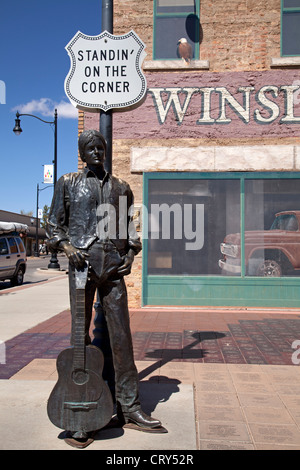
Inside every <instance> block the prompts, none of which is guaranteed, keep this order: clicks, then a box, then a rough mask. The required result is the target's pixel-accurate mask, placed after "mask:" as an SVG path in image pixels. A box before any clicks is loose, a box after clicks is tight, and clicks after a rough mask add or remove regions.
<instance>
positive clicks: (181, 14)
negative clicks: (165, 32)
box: [153, 0, 200, 60]
mask: <svg viewBox="0 0 300 470" xmlns="http://www.w3.org/2000/svg"><path fill="white" fill-rule="evenodd" d="M158 2H159V0H154V2H153V59H154V60H176V59H178V60H181V59H180V58H179V57H177V56H175V54H174V57H164V56H161V54H160V53H159V47H158V38H157V34H158V29H159V28H158V22H159V21H160V20H170V21H171V20H173V22H174V21H176V20H178V19H179V20H180V19H184V18H186V19H188V17H189V18H191V20H192V21H193V18H192V16H193V17H194V20H196V27H195V29H193V28H192V29H193V35H194V37H193V38H192V39H191V38H189V37H187V39H188V40H189V42H192V43H193V47H194V59H196V60H197V59H199V51H200V46H199V42H200V20H199V18H200V0H195V12H194V13H193V14H192V15H191V13H190V12H185V11H179V9H180V7H177V8H176V7H175V8H174V11H171V8H170V7H169V8H167V7H166V8H165V9H162V10H163V11H162V10H161V11H159V9H158ZM183 3H184V2H183ZM177 39H178V40H179V39H180V37H178V38H177Z"/></svg>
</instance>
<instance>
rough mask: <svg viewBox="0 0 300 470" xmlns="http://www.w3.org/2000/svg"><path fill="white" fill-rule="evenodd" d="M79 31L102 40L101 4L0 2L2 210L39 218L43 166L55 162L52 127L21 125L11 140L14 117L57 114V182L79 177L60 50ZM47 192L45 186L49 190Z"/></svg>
mask: <svg viewBox="0 0 300 470" xmlns="http://www.w3.org/2000/svg"><path fill="white" fill-rule="evenodd" d="M78 30H80V31H82V32H83V33H85V34H88V35H93V36H94V35H98V34H99V33H101V0H85V1H83V0H81V1H79V0H52V1H51V2H49V1H45V0H27V1H26V2H24V0H14V1H13V2H12V1H8V0H1V2H0V80H1V81H2V82H4V84H5V104H4V103H3V101H4V98H3V93H2V95H1V93H0V162H1V164H0V196H1V197H0V209H2V210H6V211H11V212H17V213H19V212H20V211H21V210H24V211H25V212H28V211H33V213H34V215H35V211H36V195H37V184H38V183H39V186H40V189H42V188H45V187H46V185H45V184H43V183H42V181H43V165H47V164H51V163H52V160H53V155H54V130H53V126H51V125H49V124H44V123H42V122H40V121H38V120H37V119H34V118H32V117H27V116H24V117H22V118H21V127H22V129H23V132H22V134H21V135H20V136H18V137H17V136H15V134H14V133H13V132H12V129H13V127H14V123H15V114H16V110H18V111H19V112H20V113H22V112H23V113H28V114H34V115H36V116H38V117H40V118H41V119H44V120H46V121H53V120H54V109H55V107H57V109H58V158H57V161H58V165H57V173H58V177H59V176H61V175H62V174H64V173H68V172H69V171H76V170H77V155H78V154H77V138H78V130H77V129H78V127H77V126H78V123H77V112H76V109H75V108H74V107H73V105H72V104H71V103H70V102H69V99H68V98H67V96H66V95H65V92H64V80H65V78H66V76H67V74H68V72H69V69H70V59H69V56H68V54H67V51H66V50H65V46H66V45H67V44H68V42H69V41H70V39H71V38H72V37H73V36H74V35H75V34H76V33H77V31H78ZM48 186H49V185H48ZM52 195H53V188H52V186H51V187H48V188H47V189H45V190H44V191H40V193H39V207H40V208H43V206H44V204H48V205H50V203H51V199H52Z"/></svg>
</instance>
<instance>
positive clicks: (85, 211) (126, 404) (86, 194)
mask: <svg viewBox="0 0 300 470" xmlns="http://www.w3.org/2000/svg"><path fill="white" fill-rule="evenodd" d="M78 143H79V153H80V156H81V159H82V160H83V161H84V162H85V164H86V167H85V168H84V170H83V171H82V172H77V173H68V174H66V175H64V176H62V177H61V178H60V179H59V180H58V182H57V184H56V188H55V193H54V196H53V201H52V205H51V209H50V214H49V218H48V227H47V235H48V238H49V240H48V246H49V248H50V249H51V250H54V251H63V252H65V254H66V255H67V257H68V259H69V285H70V303H71V313H72V318H73V319H74V316H75V313H74V312H75V311H76V296H75V281H74V279H75V276H74V272H75V269H76V268H77V269H80V268H81V267H82V266H83V265H84V264H85V260H87V261H88V264H89V267H90V272H89V279H88V281H87V283H86V287H85V317H86V324H85V342H86V344H89V343H90V342H91V339H90V336H89V327H90V322H91V316H92V308H93V302H94V296H95V291H96V289H97V288H98V292H99V295H100V300H101V304H102V307H103V311H104V315H105V319H106V322H107V327H108V332H109V340H110V345H111V350H112V357H113V365H114V370H115V400H116V403H117V410H118V417H119V419H122V420H123V423H124V422H125V423H134V424H135V425H137V426H140V427H142V428H148V429H153V428H157V427H160V426H161V423H160V421H159V420H157V419H154V418H151V417H150V416H148V415H146V414H145V413H144V412H143V410H142V409H141V405H140V401H139V388H138V382H139V381H138V374H137V370H136V366H135V364H134V358H133V348H132V337H131V332H130V326H129V313H128V302H127V293H126V286H125V282H124V276H125V275H127V274H129V273H130V271H131V265H132V263H133V260H134V256H135V255H136V254H137V253H138V252H139V251H140V250H141V248H142V246H141V242H140V239H139V238H138V236H137V234H136V231H135V228H134V224H133V223H132V218H131V217H130V216H129V215H128V214H129V212H128V211H129V208H130V207H131V206H132V204H133V194H132V191H131V189H130V186H129V185H128V184H127V183H126V182H124V181H122V180H120V179H118V178H116V177H114V176H111V175H110V174H108V173H107V172H106V171H105V169H104V166H103V163H104V160H105V154H106V142H105V139H104V137H103V136H102V135H101V134H100V132H98V131H94V130H92V131H84V132H83V133H82V134H81V135H80V137H79V141H78ZM122 211H123V212H126V213H125V214H124V213H121V212H122ZM121 220H123V222H124V223H123V226H122V223H118V222H119V221H121ZM124 225H125V226H124ZM72 331H73V329H72ZM71 343H72V340H71ZM72 344H73V343H72Z"/></svg>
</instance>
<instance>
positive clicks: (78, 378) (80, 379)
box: [72, 370, 89, 385]
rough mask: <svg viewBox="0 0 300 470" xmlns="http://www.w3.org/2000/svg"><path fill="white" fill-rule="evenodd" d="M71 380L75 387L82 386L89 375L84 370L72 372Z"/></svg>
mask: <svg viewBox="0 0 300 470" xmlns="http://www.w3.org/2000/svg"><path fill="white" fill-rule="evenodd" d="M72 380H73V382H74V383H75V384H76V385H84V384H86V383H87V382H88V380H89V374H88V373H87V372H86V371H85V370H74V371H73V372H72Z"/></svg>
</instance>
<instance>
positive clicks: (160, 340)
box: [0, 308, 300, 449]
mask: <svg viewBox="0 0 300 470" xmlns="http://www.w3.org/2000/svg"><path fill="white" fill-rule="evenodd" d="M130 315H131V329H132V334H133V344H134V353H135V359H136V364H137V367H138V370H139V374H140V379H141V380H143V381H151V382H155V383H161V384H163V383H168V384H173V387H174V393H175V391H176V390H175V389H176V387H177V385H178V384H180V383H183V384H194V388H195V425H196V430H197V446H198V448H201V449H277V448H278V449H288V448H291V449H299V448H300V398H299V394H298V391H299V389H300V388H299V387H300V375H299V369H297V366H296V365H295V364H293V361H292V355H293V353H296V352H297V351H295V350H294V349H293V348H292V345H293V342H294V341H296V340H300V312H299V311H287V312H286V313H285V312H283V311H282V312H276V313H274V312H271V311H270V310H267V309H266V310H261V311H258V310H245V309H241V310H238V309H227V310H226V309H224V310H220V309H219V310H213V309H207V310H204V309H199V310H196V309H195V310H194V309H193V310H191V309H190V310H189V309H186V310H181V309H164V310H160V309H147V308H145V309H140V310H131V312H130ZM69 336H70V312H69V311H68V310H66V311H64V312H61V313H60V314H58V315H56V316H55V317H53V318H51V319H49V320H47V321H45V322H43V323H41V324H40V325H37V326H36V327H34V328H31V329H30V330H27V331H26V332H24V333H22V334H20V335H18V336H16V337H15V338H12V339H11V340H9V341H7V342H6V364H2V365H1V364H0V378H2V379H12V380H18V379H19V380H21V379H24V380H32V379H40V380H56V368H55V359H56V357H57V355H58V354H59V352H60V351H61V350H62V349H64V348H66V347H68V346H69ZM294 357H295V354H294ZM296 357H297V356H296ZM299 358H300V354H299ZM164 399H166V400H167V399H168V398H167V397H164Z"/></svg>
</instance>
